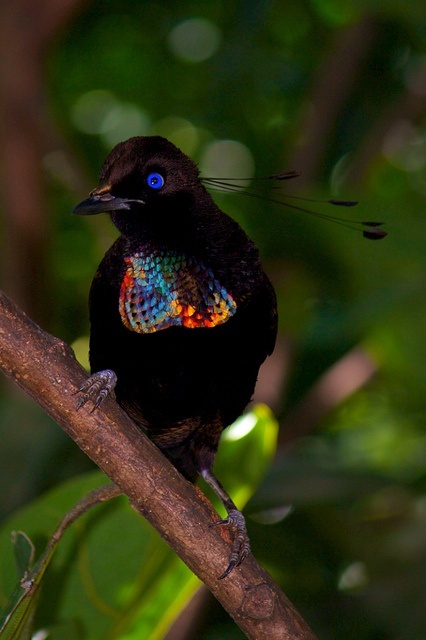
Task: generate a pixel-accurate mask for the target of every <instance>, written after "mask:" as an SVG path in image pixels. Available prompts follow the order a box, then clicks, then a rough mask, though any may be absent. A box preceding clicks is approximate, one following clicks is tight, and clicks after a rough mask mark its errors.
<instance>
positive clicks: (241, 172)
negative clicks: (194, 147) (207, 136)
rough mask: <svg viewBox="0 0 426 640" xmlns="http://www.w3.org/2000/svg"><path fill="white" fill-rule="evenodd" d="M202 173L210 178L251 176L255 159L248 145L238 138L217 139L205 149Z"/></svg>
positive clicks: (201, 166) (201, 164) (201, 165)
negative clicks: (237, 139)
mask: <svg viewBox="0 0 426 640" xmlns="http://www.w3.org/2000/svg"><path fill="white" fill-rule="evenodd" d="M200 168H201V174H202V175H203V176H206V177H209V178H251V177H252V176H253V174H254V169H255V165H254V159H253V156H252V153H251V151H250V149H248V147H246V146H245V145H244V144H242V143H241V142H237V141H236V140H216V141H215V142H212V143H211V144H209V145H208V146H207V148H206V150H205V151H204V154H203V157H202V159H201V163H200Z"/></svg>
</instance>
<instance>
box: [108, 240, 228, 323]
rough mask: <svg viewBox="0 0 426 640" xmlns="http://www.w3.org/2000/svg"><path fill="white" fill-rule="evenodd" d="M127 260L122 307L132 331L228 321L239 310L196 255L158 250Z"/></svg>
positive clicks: (125, 321) (141, 253) (122, 318)
mask: <svg viewBox="0 0 426 640" xmlns="http://www.w3.org/2000/svg"><path fill="white" fill-rule="evenodd" d="M124 260H125V263H126V273H125V275H124V278H123V281H122V283H121V289H120V302H119V311H120V316H121V320H122V322H123V324H124V325H125V327H127V329H130V330H131V331H136V332H137V333H154V332H155V331H160V330H161V329H167V328H168V327H180V326H182V327H187V328H188V329H199V328H202V327H204V328H205V327H215V326H217V325H219V324H223V323H224V322H226V321H227V320H229V318H231V317H232V316H233V315H234V313H235V311H236V309H237V306H236V304H235V302H234V300H233V298H232V296H231V295H230V294H229V293H228V292H227V291H226V289H224V288H223V287H222V286H221V285H220V283H219V282H218V281H217V280H216V278H215V277H214V274H213V273H212V271H211V270H210V269H208V268H206V267H205V266H204V265H203V264H202V263H201V262H198V261H196V260H195V259H194V258H192V257H187V256H185V255H182V254H179V253H173V252H170V251H160V250H155V251H154V250H153V251H149V252H146V253H145V252H143V251H141V252H140V253H134V254H133V255H131V256H129V257H126V258H125V259H124Z"/></svg>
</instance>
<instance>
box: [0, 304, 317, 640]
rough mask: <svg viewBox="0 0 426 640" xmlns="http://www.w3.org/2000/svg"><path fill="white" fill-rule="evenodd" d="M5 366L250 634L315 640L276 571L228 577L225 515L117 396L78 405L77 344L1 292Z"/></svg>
mask: <svg viewBox="0 0 426 640" xmlns="http://www.w3.org/2000/svg"><path fill="white" fill-rule="evenodd" d="M0 369H1V370H2V371H3V372H4V373H5V375H6V376H8V377H9V378H11V379H12V380H14V381H15V382H16V383H17V384H18V385H19V386H20V387H22V389H24V391H26V392H27V393H28V394H29V395H30V396H31V397H32V398H34V400H36V402H38V404H40V406H41V407H43V409H44V410H45V411H46V412H47V413H48V414H49V415H50V416H51V417H52V418H53V419H54V420H56V422H57V423H58V424H59V425H60V426H61V427H62V428H63V429H64V431H65V432H66V433H67V434H68V435H69V436H70V437H71V438H73V440H75V442H76V443H77V444H78V446H79V447H80V448H81V449H82V450H83V451H84V452H85V453H86V454H87V455H88V456H89V457H90V458H91V459H92V460H93V461H94V462H95V463H96V464H97V465H98V466H99V467H100V468H101V469H102V470H103V471H104V472H105V473H106V474H107V475H108V476H109V477H110V478H111V480H113V482H115V484H116V485H118V487H120V489H121V490H122V492H123V493H125V494H126V495H127V496H128V497H129V499H130V502H131V504H132V506H133V507H134V509H136V511H138V512H139V513H140V514H141V515H143V516H144V517H145V518H146V519H147V520H149V522H150V523H151V524H152V525H153V526H154V527H155V528H156V529H157V531H158V532H159V533H160V535H161V536H162V537H163V538H164V539H165V540H166V542H167V543H168V544H169V545H170V546H171V547H172V548H173V549H174V550H175V552H176V553H177V554H178V555H179V556H180V557H181V558H182V560H184V562H186V564H187V565H188V566H189V567H190V569H191V570H192V571H193V572H194V573H195V574H196V575H197V576H198V577H199V578H200V579H201V580H202V581H203V582H204V583H205V584H206V586H207V587H208V588H209V589H210V590H211V592H212V593H213V594H214V595H215V596H216V598H217V599H218V600H219V601H220V602H221V603H222V605H223V606H224V608H225V609H226V610H227V611H228V613H229V614H230V615H231V616H232V617H233V618H234V620H235V621H236V623H237V624H238V625H239V626H240V627H241V629H242V630H243V631H244V633H245V634H246V635H247V637H248V638H253V639H254V638H256V639H259V638H268V639H269V640H274V639H275V638H276V639H278V638H280V639H287V640H315V636H314V634H313V633H312V631H311V630H310V629H309V627H308V626H307V624H306V622H305V621H304V620H303V618H302V617H301V616H300V614H299V613H298V612H297V611H296V609H295V608H294V607H293V605H292V604H291V602H290V601H289V600H288V599H287V597H286V596H285V595H284V593H283V592H282V591H281V590H280V589H279V587H278V586H277V585H276V584H275V582H274V581H273V580H272V578H271V577H270V576H269V574H268V573H267V572H266V571H265V570H264V569H263V568H262V567H261V566H260V565H259V564H258V563H257V562H256V560H255V559H254V557H253V556H249V557H248V558H247V559H246V560H245V562H244V563H243V565H242V566H241V567H239V568H238V569H236V570H235V571H234V572H233V573H232V574H231V575H230V576H229V577H228V578H226V579H224V580H218V576H219V575H220V573H221V572H222V571H223V569H224V567H226V565H227V562H228V558H229V552H230V545H229V539H228V538H227V535H228V534H227V532H226V530H224V529H223V528H222V529H221V528H220V527H215V528H213V529H212V528H209V525H210V524H211V523H212V522H214V521H215V520H217V518H218V517H217V514H215V512H214V511H213V509H212V507H211V505H210V504H209V502H208V501H207V499H206V498H205V497H204V496H203V494H202V493H201V492H200V491H199V490H197V489H196V488H195V487H193V486H192V485H191V484H190V483H189V482H187V481H186V480H185V479H184V478H183V477H182V476H181V475H180V474H179V473H178V472H177V471H176V469H175V468H174V467H173V466H172V465H171V464H170V463H169V462H168V460H166V459H165V458H164V457H163V456H162V454H161V453H160V452H159V450H158V449H157V448H156V447H155V446H154V445H153V444H152V443H151V442H150V441H149V440H148V438H146V437H145V435H144V434H143V433H142V432H141V431H140V429H138V428H137V426H136V425H135V424H134V423H133V422H132V420H131V419H130V418H129V417H128V416H127V414H125V413H124V412H123V411H122V410H121V409H120V407H119V406H118V405H117V403H115V402H114V401H113V400H111V399H109V398H108V399H107V400H106V401H105V403H104V405H103V406H102V407H101V409H99V410H98V411H96V412H94V413H89V412H88V411H87V410H85V409H82V410H81V411H80V412H79V413H77V412H76V410H75V397H74V395H73V394H75V392H76V390H77V389H78V387H79V386H80V385H81V384H82V382H83V380H84V379H85V378H86V375H87V374H86V373H85V371H84V370H83V369H82V367H81V366H80V365H79V364H78V363H77V362H76V360H75V359H74V357H73V353H72V351H71V349H70V348H69V347H68V346H67V345H66V344H65V343H63V342H62V341H60V340H58V339H56V338H54V337H53V336H51V335H49V334H47V333H45V332H44V331H42V330H41V329H40V327H38V326H37V325H36V324H35V323H33V322H32V321H31V320H30V319H29V318H28V317H27V316H26V315H25V314H23V313H22V312H21V311H20V310H19V309H18V308H17V307H16V305H15V304H14V303H12V302H11V301H10V300H9V299H8V298H7V297H6V296H5V295H4V294H3V293H1V292H0Z"/></svg>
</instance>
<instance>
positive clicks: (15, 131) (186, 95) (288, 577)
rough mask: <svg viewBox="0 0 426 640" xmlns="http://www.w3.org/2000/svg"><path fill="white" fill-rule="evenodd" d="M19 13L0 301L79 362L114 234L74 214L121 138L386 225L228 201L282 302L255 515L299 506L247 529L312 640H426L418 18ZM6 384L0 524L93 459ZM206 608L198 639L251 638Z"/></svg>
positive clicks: (183, 9) (325, 209) (339, 13)
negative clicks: (379, 232)
mask: <svg viewBox="0 0 426 640" xmlns="http://www.w3.org/2000/svg"><path fill="white" fill-rule="evenodd" d="M10 4H11V3H4V4H3V6H2V7H1V8H0V54H1V57H0V66H1V68H0V72H1V84H0V108H1V123H0V169H1V203H0V204H1V215H2V218H1V230H0V231H1V242H2V245H1V255H0V263H1V286H2V288H3V289H4V290H5V291H6V293H7V294H8V295H9V296H10V297H12V298H13V299H14V300H15V301H16V302H17V303H18V304H19V305H20V306H21V307H22V308H23V309H24V310H25V311H26V312H27V313H28V314H29V315H30V316H31V317H32V318H34V319H35V320H36V321H37V322H39V323H40V324H41V326H42V327H43V328H45V329H46V330H48V331H50V332H52V333H54V334H55V335H57V336H59V337H61V338H63V339H64V340H66V341H67V342H68V343H70V344H71V345H72V346H73V348H74V349H75V352H76V354H77V356H78V357H79V359H80V360H81V361H82V362H83V363H84V362H86V361H87V341H88V312H87V297H88V289H89V286H90V281H91V278H92V276H93V274H94V272H95V269H96V267H97V264H98V263H99V261H100V259H101V257H102V256H103V254H104V252H105V250H106V249H107V247H108V246H109V245H110V244H111V242H112V240H113V239H114V238H115V235H116V232H115V230H114V228H113V227H112V225H111V223H110V222H109V220H108V219H107V218H106V217H104V218H96V219H87V218H86V219H81V218H74V217H71V216H70V215H69V214H70V211H71V210H72V208H73V207H74V206H75V204H76V203H77V202H79V201H80V200H81V199H83V198H84V197H86V195H87V193H88V192H89V191H90V189H91V188H93V187H94V186H95V185H96V184H97V174H98V171H99V169H100V166H101V164H102V161H103V159H104V158H105V156H106V154H107V153H108V151H109V150H110V149H111V148H112V146H114V144H116V143H117V142H119V141H121V140H123V139H126V138H128V137H130V136H132V135H145V134H147V135H149V134H160V135H164V136H166V137H168V138H170V139H171V140H172V141H173V142H175V143H176V144H177V145H178V146H180V147H181V148H182V150H183V151H185V152H186V153H188V155H190V156H191V157H192V158H194V159H195V160H196V161H197V162H199V163H200V168H201V170H202V173H203V175H209V176H214V175H216V176H218V175H219V176H221V177H223V176H224V177H238V176H248V177H250V176H252V175H253V174H254V175H257V176H263V175H268V174H271V173H279V172H283V171H289V170H298V171H300V172H301V173H302V175H301V177H300V178H298V179H297V180H295V181H291V182H288V183H285V184H284V188H285V191H287V193H289V194H292V195H299V196H306V197H310V198H329V197H330V196H333V197H337V198H345V199H356V200H359V201H360V204H359V205H358V207H356V208H354V209H343V210H342V209H338V208H333V207H330V206H327V205H322V204H312V203H310V204H309V203H307V204H309V207H308V208H314V209H315V210H316V211H319V212H321V213H330V214H334V215H343V217H351V218H353V219H357V220H369V219H373V220H380V221H382V220H384V221H385V223H386V225H385V228H386V230H387V231H388V232H389V236H388V237H387V238H386V239H384V240H381V241H380V242H371V241H369V240H366V239H364V238H363V237H362V233H360V232H356V231H351V230H349V229H347V228H345V227H342V226H339V225H336V224H329V223H326V222H323V221H321V220H318V219H316V218H315V217H312V216H309V215H308V214H306V213H298V212H295V211H293V212H292V211H291V210H289V209H285V208H283V207H280V206H276V205H271V204H269V203H267V202H264V201H261V200H257V199H256V200H255V199H250V198H247V197H244V196H242V195H224V194H221V193H219V194H215V197H216V199H217V201H218V202H219V203H220V205H221V206H222V208H223V209H224V210H226V211H227V212H228V213H229V214H230V215H232V216H233V217H235V218H236V219H237V220H238V221H239V222H240V224H241V225H242V226H243V227H244V228H245V229H246V230H247V231H248V233H249V234H250V235H251V236H252V237H253V239H254V240H255V241H256V242H257V244H258V246H259V248H260V251H261V254H262V257H263V260H264V264H265V268H266V269H267V271H268V273H269V274H270V276H271V278H272V280H273V282H274V285H275V287H276V289H277V293H278V297H279V311H280V334H279V343H278V347H277V350H276V354H275V355H274V357H273V358H271V359H270V360H269V362H268V363H267V364H266V365H265V367H264V369H263V372H262V376H261V379H260V382H259V388H258V392H257V400H259V401H262V402H267V403H268V404H269V405H270V406H271V407H272V408H273V410H274V411H275V413H276V415H277V416H278V418H279V421H280V429H281V436H280V442H279V446H278V452H277V459H276V462H275V463H274V465H273V467H272V469H271V470H270V473H269V475H268V476H267V478H266V479H265V481H264V483H263V485H262V487H261V488H260V490H259V492H258V493H257V494H256V495H255V496H254V498H253V499H252V501H251V503H250V504H249V506H248V510H247V513H248V514H250V512H253V513H254V512H259V511H263V512H265V510H266V509H269V510H270V509H276V508H278V507H280V506H285V505H287V504H292V511H291V513H290V514H289V515H288V516H287V517H285V518H282V517H280V515H279V513H280V512H279V511H278V512H276V513H275V512H274V513H275V516H271V512H269V511H268V513H269V515H270V517H269V521H270V524H268V525H267V524H264V523H263V524H262V523H260V522H259V519H258V520H257V521H255V520H253V521H251V522H250V521H249V530H250V533H251V536H252V540H253V547H254V549H255V553H256V555H257V557H259V559H260V560H261V561H262V562H263V563H264V564H265V565H266V566H267V568H268V570H269V571H271V573H272V574H273V575H274V576H275V577H276V579H277V580H278V581H279V582H280V584H281V585H282V587H283V588H284V590H285V591H286V593H287V594H288V595H289V597H290V598H291V599H292V601H293V602H294V603H295V604H296V606H298V607H299V608H300V609H301V610H302V612H303V614H304V615H305V617H306V618H307V620H308V622H309V623H310V624H311V626H312V627H313V629H314V630H315V631H316V633H317V634H318V636H319V637H320V638H327V639H334V638H336V639H339V640H340V639H348V638H357V640H378V639H380V640H382V639H383V640H405V639H407V640H413V639H417V638H418V639H419V640H420V638H422V637H426V608H425V606H424V585H425V575H426V538H425V534H426V463H425V454H426V429H425V408H426V405H425V383H426V358H425V356H426V346H425V344H426V329H425V311H426V302H425V292H426V280H425V266H426V252H425V240H426V227H425V222H424V217H425V203H426V198H425V195H426V126H425V125H426V117H425V115H426V111H425V107H426V9H425V7H424V6H422V3H419V2H418V1H417V0H409V1H407V0H392V2H389V1H384V0H382V1H380V0H376V1H375V2H373V1H370V2H366V1H364V2H358V3H352V2H349V0H312V1H311V2H308V1H300V0H297V1H296V0H294V1H288V2H279V1H269V2H266V1H255V2H253V1H249V0H246V1H245V2H244V1H237V0H227V1H225V0H223V1H219V0H214V1H212V2H189V1H183V2H182V1H180V0H179V2H178V1H171V2H143V1H142V2H140V1H138V2H136V1H132V0H124V1H123V0H121V1H120V2H119V1H118V0H112V1H110V2H108V3H102V2H78V1H75V0H74V1H71V0H63V1H62V2H57V1H53V0H51V2H49V1H45V2H39V1H37V0H31V1H29V0H27V1H24V0H16V2H15V3H13V6H8V5H10ZM6 5H7V6H6ZM267 193H268V189H266V194H267ZM269 193H270V195H274V194H275V191H272V185H271V187H270V192H269ZM296 204H300V205H301V206H303V203H297V202H296ZM330 209H331V211H330ZM1 382H2V386H1V398H0V443H1V444H0V487H1V495H0V515H1V516H2V517H6V516H7V515H8V514H10V513H11V512H12V511H14V510H15V509H17V508H18V507H20V506H21V505H23V504H25V503H27V502H29V501H31V500H32V499H33V498H34V497H35V496H37V495H39V494H40V493H41V492H43V491H44V490H46V489H48V488H51V487H53V486H55V485H57V484H59V483H60V482H61V481H63V480H65V479H67V478H70V477H72V476H75V475H77V474H79V473H81V472H84V471H87V470H89V469H90V468H91V465H90V463H89V461H87V460H86V459H85V458H84V457H83V455H82V454H81V453H80V452H79V451H78V450H77V448H76V446H75V445H74V444H73V443H70V442H69V441H68V440H67V439H66V437H65V436H64V435H63V434H62V433H61V432H60V430H59V428H57V427H56V425H54V424H52V423H51V422H50V421H49V420H48V418H47V417H46V416H45V415H44V414H43V413H42V412H41V410H39V409H38V408H37V407H36V406H35V405H33V404H32V403H31V402H30V401H29V400H27V399H26V398H24V397H23V396H21V395H20V394H18V391H16V390H15V389H12V388H11V387H10V386H9V385H8V384H7V383H6V382H5V380H2V381H1ZM236 464H238V461H237V462H236ZM277 514H278V515H277ZM211 606H214V605H211ZM213 611H214V613H211V614H210V618H209V617H208V616H207V614H206V615H204V618H203V619H204V622H203V625H204V626H203V628H202V630H199V631H197V632H195V631H194V630H192V631H189V632H188V635H187V636H186V637H188V638H195V637H197V638H198V637H199V638H209V639H210V638H211V639H213V638H219V637H221V638H223V637H226V638H228V637H229V638H233V637H236V638H237V637H240V636H239V635H238V633H239V632H238V631H237V630H236V628H235V626H234V625H233V623H231V622H228V620H227V617H226V615H225V614H222V613H221V612H220V610H216V609H214V610H213ZM221 616H222V617H221ZM233 634H235V635H233ZM91 637H92V636H91ZM111 637H124V636H121V635H114V636H111ZM175 637H177V636H175Z"/></svg>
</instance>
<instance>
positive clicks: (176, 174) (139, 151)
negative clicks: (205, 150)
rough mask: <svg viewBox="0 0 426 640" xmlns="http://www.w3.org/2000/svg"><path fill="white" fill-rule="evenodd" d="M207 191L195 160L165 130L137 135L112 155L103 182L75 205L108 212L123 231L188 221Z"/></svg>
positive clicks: (80, 211)
mask: <svg viewBox="0 0 426 640" xmlns="http://www.w3.org/2000/svg"><path fill="white" fill-rule="evenodd" d="M209 198H210V197H209V196H208V195H207V192H206V191H205V189H204V187H203V185H202V183H201V181H200V180H199V172H198V169H197V167H196V165H195V164H194V162H193V161H192V160H191V159H190V158H188V156H186V155H185V154H184V153H182V151H180V149H178V148H177V147H175V145H174V144H172V143H171V142H169V141H168V140H166V139H165V138H162V137H160V136H138V137H135V138H130V139H129V140H126V141H125V142H121V143H120V144H118V145H117V146H116V147H114V149H113V150H112V151H111V153H110V154H109V155H108V157H107V159H106V160H105V162H104V165H103V167H102V170H101V173H100V183H99V186H98V187H96V188H95V189H94V190H93V191H92V192H91V194H90V197H89V198H88V199H87V200H84V201H83V202H81V203H80V204H78V205H77V206H76V207H75V209H74V210H73V213H74V214H77V215H95V214H98V213H109V214H110V215H111V218H112V221H113V222H114V224H115V225H116V227H117V228H118V229H119V231H120V232H121V233H122V234H123V235H129V236H132V235H134V234H135V233H136V234H140V233H141V232H142V231H143V230H144V229H147V228H151V229H153V228H154V229H155V228H157V229H164V227H165V226H167V227H168V228H169V229H170V228H171V227H172V228H174V227H175V225H177V223H178V221H179V224H180V225H181V226H182V225H183V226H185V225H184V219H185V217H187V218H188V217H190V216H191V212H193V211H194V210H195V208H196V206H198V207H199V204H200V200H201V202H203V201H205V202H207V200H208V199H209Z"/></svg>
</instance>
